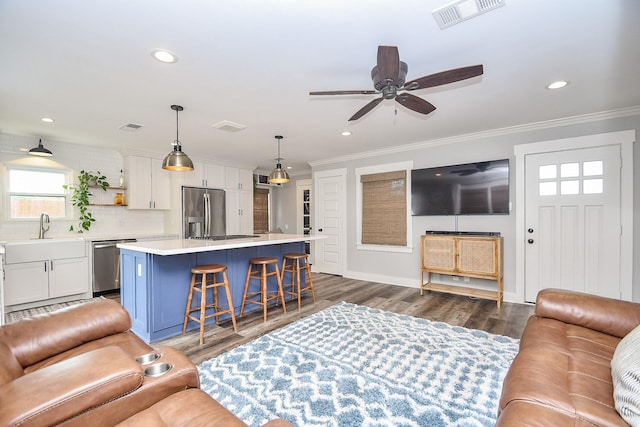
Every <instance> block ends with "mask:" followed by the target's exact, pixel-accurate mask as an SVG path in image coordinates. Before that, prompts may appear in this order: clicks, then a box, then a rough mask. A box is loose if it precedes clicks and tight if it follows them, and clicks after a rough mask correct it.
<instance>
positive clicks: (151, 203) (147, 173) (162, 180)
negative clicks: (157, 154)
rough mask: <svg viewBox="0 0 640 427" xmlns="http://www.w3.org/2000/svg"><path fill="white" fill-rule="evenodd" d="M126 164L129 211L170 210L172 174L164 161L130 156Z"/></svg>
mask: <svg viewBox="0 0 640 427" xmlns="http://www.w3.org/2000/svg"><path fill="white" fill-rule="evenodd" d="M126 163H127V167H126V169H127V171H128V173H127V175H126V177H127V179H128V181H127V188H128V195H127V204H128V206H129V209H170V207H171V203H170V193H171V192H170V186H171V176H170V173H171V172H169V171H166V170H164V169H162V160H160V159H153V158H149V157H142V156H128V157H127V159H126Z"/></svg>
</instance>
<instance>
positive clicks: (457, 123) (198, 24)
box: [0, 0, 640, 174]
mask: <svg viewBox="0 0 640 427" xmlns="http://www.w3.org/2000/svg"><path fill="white" fill-rule="evenodd" d="M447 3H449V0H420V1H417V0H397V1H393V2H390V1H384V0H350V1H347V0H288V1H287V0H180V1H178V0H158V1H151V0H147V1H142V0H133V1H132V0H109V1H100V2H97V1H87V0H38V1H25V0H0V130H1V132H3V133H7V134H16V135H27V136H33V138H34V145H35V144H36V143H37V138H43V142H44V144H45V146H46V145H47V144H46V141H47V139H50V140H56V141H65V142H71V143H78V144H89V145H96V146H109V147H114V148H117V149H118V150H121V151H123V152H126V151H127V150H133V151H136V150H142V151H154V152H158V153H168V152H169V151H170V150H171V143H172V141H173V140H174V139H175V132H176V123H175V112H174V111H172V110H171V109H170V105H171V104H180V105H182V106H183V107H184V111H183V112H181V113H180V141H181V142H182V146H183V149H184V151H185V152H186V153H187V154H188V155H189V156H190V157H191V158H192V159H194V160H198V159H205V158H206V159H218V160H221V161H230V162H241V163H244V164H252V165H257V166H259V167H261V168H263V169H265V170H269V169H271V168H273V166H274V161H273V159H274V158H275V157H276V140H275V139H274V135H276V134H281V135H284V139H283V140H282V144H281V151H282V157H284V159H285V160H284V161H283V164H284V165H285V166H287V165H288V166H293V170H292V173H294V174H295V172H296V171H297V172H300V171H302V170H303V169H305V168H308V164H307V162H314V161H320V160H323V159H327V158H334V157H338V156H342V155H350V154H353V153H358V152H363V151H370V150H378V149H383V148H386V147H391V146H397V145H403V144H413V143H418V142H422V141H428V140H432V139H438V138H444V137H449V136H455V135H462V134H468V133H473V132H480V131H485V130H489V129H496V128H503V127H509V126H515V125H520V124H526V123H534V122H539V121H546V120H551V119H556V118H562V117H570V116H575V115H581V114H586V113H593V112H600V111H607V110H612V109H618V108H624V107H630V106H636V105H640V43H639V41H640V2H639V1H637V0H586V1H585V0H561V1H559V0H506V5H505V6H504V7H500V8H498V9H496V10H494V11H492V12H489V13H486V14H483V15H480V16H478V17H475V18H473V19H470V20H468V21H465V22H462V23H460V24H458V25H455V26H453V27H450V28H448V29H445V30H441V29H440V28H439V27H438V25H437V23H436V21H435V19H434V18H433V16H432V11H433V10H435V9H437V8H439V7H441V6H443V5H445V4H447ZM378 45H394V46H398V48H399V51H400V59H401V60H402V61H404V62H406V63H407V64H408V65H409V72H408V75H407V80H412V79H415V78H417V77H421V76H423V75H427V74H431V73H435V72H439V71H443V70H447V69H450V68H457V67H463V66H468V65H475V64H483V65H484V75H483V76H482V77H477V78H474V79H470V80H468V81H465V82H459V83H454V84H450V85H447V86H440V87H438V88H433V89H425V90H418V91H414V92H412V93H413V94H415V95H418V96H420V97H422V98H425V99H427V100H428V101H429V102H431V103H432V104H434V105H435V106H436V107H437V110H436V111H435V112H433V113H431V114H429V115H427V116H422V115H420V114H417V113H414V112H412V111H409V110H406V109H405V108H403V107H401V106H397V112H396V105H395V103H394V102H393V101H389V100H386V101H384V102H382V103H381V104H380V105H379V106H378V107H377V108H376V109H374V110H373V111H372V112H371V113H369V114H367V115H366V116H364V117H363V118H362V119H360V120H358V121H357V122H348V121H347V120H348V119H349V117H351V116H352V115H353V114H354V113H355V112H356V111H357V110H358V109H360V108H361V107H362V106H364V105H365V104H366V103H367V102H369V101H370V100H372V99H373V98H374V96H373V95H371V96H362V95H358V96H320V97H312V96H309V95H308V93H309V91H321V90H342V89H372V82H371V79H370V71H371V68H372V67H373V66H374V65H375V63H376V51H377V46H378ZM154 48H165V49H169V50H171V51H173V52H175V53H176V54H177V55H178V57H179V61H178V62H177V63H175V64H162V63H159V62H157V61H155V60H154V59H152V57H151V55H150V51H151V50H152V49H154ZM558 79H564V80H568V81H569V82H570V84H569V85H568V86H567V87H566V88H564V89H561V90H557V91H550V90H548V89H545V86H546V85H547V84H548V83H550V82H552V81H554V80H558ZM43 116H51V117H53V118H55V122H54V123H52V124H45V123H42V122H40V118H41V117H43ZM223 120H228V121H231V122H235V123H239V124H242V125H244V126H246V129H244V130H242V131H240V132H235V133H230V132H225V131H220V130H217V129H215V128H213V127H212V125H213V124H215V123H218V122H220V121H223ZM127 123H136V124H141V125H143V126H144V127H143V128H142V129H140V130H139V131H137V132H124V131H121V130H119V129H118V128H119V127H121V126H122V125H124V124H127ZM343 130H350V131H351V132H352V133H353V135H352V136H350V137H343V136H341V135H340V133H341V132H342V131H343Z"/></svg>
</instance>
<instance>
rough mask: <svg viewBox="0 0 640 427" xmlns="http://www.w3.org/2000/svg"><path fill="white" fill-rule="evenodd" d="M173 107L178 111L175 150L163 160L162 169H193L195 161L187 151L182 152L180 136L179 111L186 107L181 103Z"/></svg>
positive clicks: (172, 107)
mask: <svg viewBox="0 0 640 427" xmlns="http://www.w3.org/2000/svg"><path fill="white" fill-rule="evenodd" d="M171 109H172V110H174V111H175V112H176V140H175V141H173V151H172V152H170V153H169V154H167V157H165V158H164V160H163V161H162V169H167V170H170V171H192V170H193V162H192V161H191V159H190V158H189V156H187V155H186V154H185V153H183V152H182V145H181V144H180V139H179V138H178V130H179V128H178V113H179V112H180V111H182V110H184V108H182V107H181V106H180V105H172V106H171Z"/></svg>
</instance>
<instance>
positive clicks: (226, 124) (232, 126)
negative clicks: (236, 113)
mask: <svg viewBox="0 0 640 427" xmlns="http://www.w3.org/2000/svg"><path fill="white" fill-rule="evenodd" d="M213 127H214V128H216V129H220V130H224V131H227V132H238V131H240V130H242V129H244V128H245V127H246V126H244V125H241V124H238V123H234V122H230V121H229V120H223V121H221V122H218V123H216V124H214V125H213Z"/></svg>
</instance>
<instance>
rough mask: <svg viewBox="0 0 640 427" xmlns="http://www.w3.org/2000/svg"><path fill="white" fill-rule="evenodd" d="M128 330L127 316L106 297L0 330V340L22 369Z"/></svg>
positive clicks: (128, 319) (127, 314)
mask: <svg viewBox="0 0 640 427" xmlns="http://www.w3.org/2000/svg"><path fill="white" fill-rule="evenodd" d="M130 328H131V319H130V317H129V313H127V311H126V310H125V309H124V307H122V306H121V305H120V304H118V303H117V302H116V301H113V300H109V299H106V298H102V299H96V300H92V301H89V302H86V303H83V304H78V305H74V306H70V307H65V308H63V309H60V310H56V311H54V312H51V313H47V314H40V315H37V316H34V317H32V318H28V319H24V320H21V321H18V322H16V323H11V324H9V325H4V326H2V327H1V328H0V341H2V342H4V343H5V344H6V345H7V347H9V348H10V349H11V352H12V353H13V354H14V356H15V357H16V359H17V360H18V362H19V363H20V364H21V365H22V367H27V366H31V365H33V364H35V363H38V362H40V361H42V360H45V359H48V358H49V357H52V356H55V355H56V354H60V353H62V352H64V351H67V350H69V349H72V348H75V347H77V346H79V345H82V344H84V343H87V342H90V341H94V340H97V339H100V338H104V337H106V336H109V335H113V334H117V333H121V332H126V331H128V330H129V329H130Z"/></svg>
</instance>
